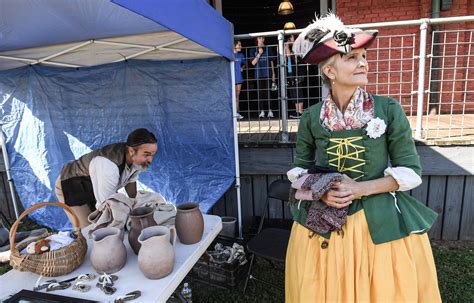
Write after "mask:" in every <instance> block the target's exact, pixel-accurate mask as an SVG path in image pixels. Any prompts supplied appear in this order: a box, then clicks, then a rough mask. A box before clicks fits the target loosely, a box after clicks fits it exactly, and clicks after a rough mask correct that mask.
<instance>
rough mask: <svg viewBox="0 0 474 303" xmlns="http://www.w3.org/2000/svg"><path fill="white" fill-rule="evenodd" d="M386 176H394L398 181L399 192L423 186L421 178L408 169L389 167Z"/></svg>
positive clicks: (385, 172)
mask: <svg viewBox="0 0 474 303" xmlns="http://www.w3.org/2000/svg"><path fill="white" fill-rule="evenodd" d="M384 176H392V177H393V178H394V179H395V181H397V183H398V189H397V191H408V190H410V189H413V188H415V187H417V186H418V185H420V184H421V177H420V176H418V174H417V173H415V171H414V170H413V169H411V168H408V167H403V166H399V167H387V168H386V169H385V171H384Z"/></svg>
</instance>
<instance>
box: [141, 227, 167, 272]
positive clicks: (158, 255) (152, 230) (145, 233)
mask: <svg viewBox="0 0 474 303" xmlns="http://www.w3.org/2000/svg"><path fill="white" fill-rule="evenodd" d="M138 242H140V244H141V248H140V252H139V253H138V267H139V268H140V270H141V271H142V273H143V274H144V275H145V277H147V278H148V279H159V278H163V277H165V276H167V275H169V274H170V273H171V272H172V271H173V267H174V260H175V252H174V244H175V242H176V230H175V229H174V227H171V228H168V227H166V226H151V227H147V228H145V229H143V230H142V232H141V234H140V236H139V237H138Z"/></svg>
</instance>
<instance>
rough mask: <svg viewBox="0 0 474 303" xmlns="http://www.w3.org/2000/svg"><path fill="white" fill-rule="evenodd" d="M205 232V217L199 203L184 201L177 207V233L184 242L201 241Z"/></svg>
mask: <svg viewBox="0 0 474 303" xmlns="http://www.w3.org/2000/svg"><path fill="white" fill-rule="evenodd" d="M203 232H204V219H203V217H202V213H201V210H200V209H199V205H198V204H197V203H191V202H189V203H184V204H181V205H179V206H178V207H177V213H176V233H177V234H178V238H179V241H180V242H181V243H183V244H194V243H197V242H199V241H201V238H202V234H203Z"/></svg>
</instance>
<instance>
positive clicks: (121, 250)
mask: <svg viewBox="0 0 474 303" xmlns="http://www.w3.org/2000/svg"><path fill="white" fill-rule="evenodd" d="M92 239H93V246H92V251H91V263H92V267H94V268H95V270H96V271H97V272H98V273H108V274H111V273H114V272H117V271H119V270H120V269H121V268H122V267H123V266H124V265H125V263H126V262H127V249H126V248H125V245H124V244H123V240H122V239H123V238H122V231H121V230H120V229H118V228H117V227H104V228H100V229H98V230H96V231H94V232H93V233H92Z"/></svg>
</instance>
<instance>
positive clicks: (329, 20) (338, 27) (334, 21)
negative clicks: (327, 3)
mask: <svg viewBox="0 0 474 303" xmlns="http://www.w3.org/2000/svg"><path fill="white" fill-rule="evenodd" d="M313 30H319V31H321V32H323V33H324V32H328V33H327V34H326V35H324V37H323V38H321V39H320V40H318V41H311V40H310V39H307V38H306V37H307V35H308V33H310V32H311V31H313ZM342 30H344V31H345V32H347V33H348V34H350V33H353V32H359V31H361V30H360V29H358V28H348V27H346V26H345V25H344V23H343V22H342V21H341V19H339V17H338V16H336V15H335V14H334V13H328V14H327V15H325V16H323V17H320V18H318V17H316V19H315V20H314V21H313V23H311V24H310V25H308V26H307V27H306V28H305V29H304V30H303V32H301V34H299V36H298V38H297V39H296V40H295V42H294V43H293V52H294V53H295V54H297V55H299V56H301V57H304V56H305V55H306V54H307V53H308V52H309V51H310V50H311V49H312V48H313V45H314V44H315V43H320V42H324V41H326V40H328V39H329V38H332V37H333V35H334V32H335V31H342Z"/></svg>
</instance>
